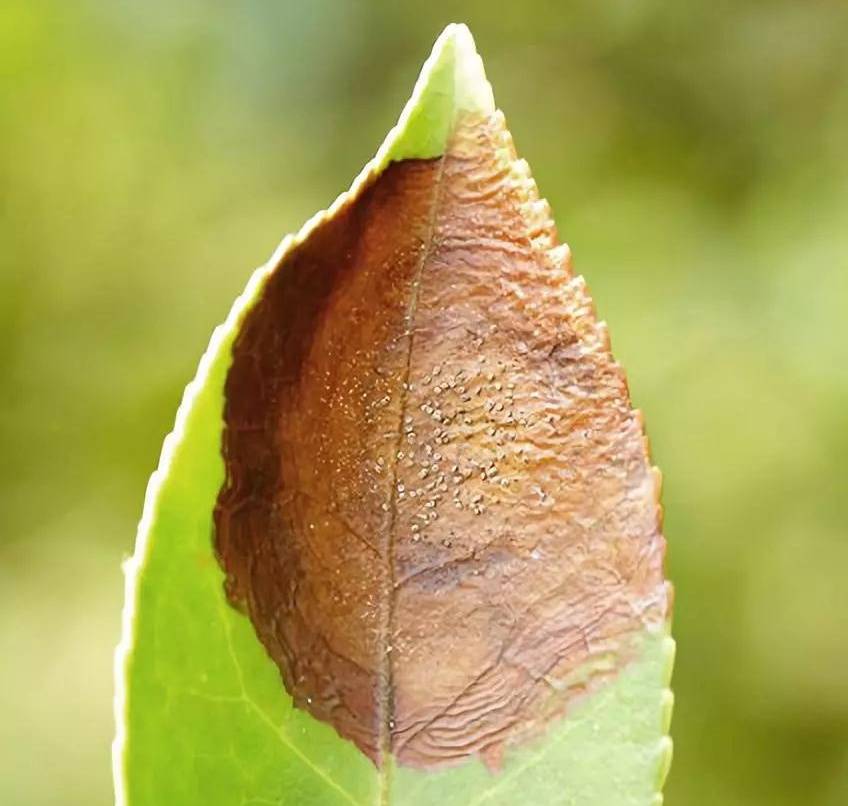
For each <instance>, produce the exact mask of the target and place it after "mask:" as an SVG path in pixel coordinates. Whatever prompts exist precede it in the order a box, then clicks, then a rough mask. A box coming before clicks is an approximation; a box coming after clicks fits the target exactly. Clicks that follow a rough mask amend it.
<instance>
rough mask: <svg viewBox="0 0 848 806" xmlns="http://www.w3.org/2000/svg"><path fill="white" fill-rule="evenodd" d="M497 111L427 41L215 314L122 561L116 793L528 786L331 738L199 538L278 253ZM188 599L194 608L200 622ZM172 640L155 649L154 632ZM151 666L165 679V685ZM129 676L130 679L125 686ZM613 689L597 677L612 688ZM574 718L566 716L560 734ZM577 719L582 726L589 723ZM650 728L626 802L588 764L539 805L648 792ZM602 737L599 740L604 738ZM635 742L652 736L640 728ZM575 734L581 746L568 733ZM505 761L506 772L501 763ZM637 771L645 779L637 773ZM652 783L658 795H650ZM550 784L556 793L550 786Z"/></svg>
mask: <svg viewBox="0 0 848 806" xmlns="http://www.w3.org/2000/svg"><path fill="white" fill-rule="evenodd" d="M493 110H494V104H493V101H492V99H491V89H490V88H489V86H488V83H487V82H486V81H485V77H484V75H483V72H482V65H481V63H480V61H479V57H478V56H477V54H476V51H475V50H474V46H473V42H472V41H471V39H470V35H469V34H468V33H467V29H464V27H461V26H453V27H449V28H448V29H447V30H446V32H445V33H444V34H443V35H442V37H440V39H439V41H438V42H437V43H436V46H435V47H434V52H433V55H432V56H431V58H430V59H429V60H428V62H427V64H426V65H425V68H424V70H423V71H422V76H421V78H420V79H419V81H418V83H417V84H416V89H415V91H414V93H413V97H412V98H411V100H410V102H409V104H408V105H407V107H406V109H405V110H404V113H403V114H402V115H401V119H400V120H399V123H398V125H397V126H396V127H395V129H393V130H392V132H390V134H389V136H388V137H387V140H386V142H385V143H384V144H383V146H381V148H380V149H379V150H378V152H377V155H376V156H375V158H374V160H372V162H371V163H369V165H368V166H366V168H365V169H364V170H363V172H362V173H361V174H360V176H359V177H358V178H357V179H356V180H355V181H354V183H353V186H352V187H351V190H350V191H348V193H346V194H342V196H340V197H339V199H337V200H336V202H335V203H334V204H333V205H332V206H331V207H330V209H329V210H328V211H326V212H325V213H319V214H317V215H316V216H315V217H313V219H311V220H310V221H309V222H307V224H306V225H305V226H304V228H303V229H302V230H301V231H300V233H298V234H297V235H296V236H293V237H289V238H287V239H285V240H284V242H283V243H282V244H281V246H280V247H279V248H278V250H277V252H276V253H275V255H274V256H273V257H272V259H271V260H270V261H269V263H268V264H266V266H264V267H262V268H260V269H258V270H257V272H256V273H255V274H254V276H253V277H252V278H251V281H250V283H249V284H248V288H247V289H246V291H245V293H244V294H243V295H242V296H241V297H240V298H239V300H237V302H236V304H235V305H234V307H233V310H232V311H231V313H230V315H229V317H228V319H227V321H226V323H225V324H224V325H223V326H222V327H221V328H219V329H217V330H216V333H215V334H214V335H213V339H212V342H211V344H210V347H209V350H208V351H207V353H206V354H205V355H204V358H203V360H202V361H201V365H200V369H199V371H198V375H197V378H196V379H195V380H194V381H193V382H192V384H190V385H189V387H188V388H187V391H186V395H185V398H184V400H183V403H182V405H181V407H180V411H179V413H178V416H177V423H176V426H175V429H174V433H173V434H171V435H169V437H168V438H167V439H166V443H165V446H164V448H163V455H162V460H161V461H160V468H159V470H157V472H156V473H155V474H154V476H153V477H152V479H151V484H150V487H149V489H148V495H147V498H146V502H145V512H144V515H143V518H142V523H141V525H140V530H139V540H138V543H137V548H136V553H135V555H134V557H133V559H132V560H131V561H130V562H129V563H128V567H127V605H126V606H125V613H124V633H123V640H122V645H121V647H119V651H118V653H117V657H116V678H117V681H118V687H117V696H116V718H117V723H118V735H117V736H116V741H115V746H114V751H113V752H114V766H115V781H116V801H117V802H118V803H119V804H124V803H130V804H133V806H135V805H136V804H146V803H161V802H174V803H187V804H190V803H193V802H204V803H215V802H220V803H235V802H239V801H240V800H241V801H243V802H245V803H248V802H256V803H263V802H268V803H288V802H298V803H311V802H314V803H336V802H338V803H376V802H380V803H389V802H391V803H409V804H414V803H428V802H432V800H433V799H434V798H436V797H438V798H439V799H440V800H445V803H451V802H456V803H463V802H466V801H464V800H462V798H463V797H466V796H468V795H469V794H470V792H472V791H473V792H475V793H476V794H475V795H474V797H476V798H477V799H478V800H479V802H481V803H499V802H502V803H508V802H512V801H511V800H505V799H504V798H514V797H515V791H514V790H513V789H512V788H511V786H512V785H513V784H514V783H515V782H521V783H520V785H521V786H522V787H526V781H525V779H524V778H523V776H522V773H523V771H524V770H529V769H531V768H533V767H534V765H535V764H538V762H533V761H532V759H533V758H534V756H533V755H532V754H531V755H530V756H528V758H530V759H531V761H529V762H528V761H527V760H526V758H523V756H522V757H520V758H519V757H517V756H516V757H512V756H511V757H510V760H509V762H508V764H507V765H506V767H505V769H504V771H503V777H502V778H501V779H500V783H495V784H492V783H491V780H490V779H491V778H492V774H491V773H490V772H489V770H488V769H486V767H485V766H484V765H483V764H482V763H480V762H473V763H471V764H467V765H465V766H464V767H462V768H460V769H459V770H449V771H447V772H445V773H443V774H442V773H439V774H437V775H436V776H432V775H427V774H420V773H418V772H415V771H409V770H406V769H404V768H399V769H397V770H395V769H393V768H387V769H386V770H384V771H383V772H380V773H377V772H375V770H374V768H373V767H371V766H369V762H368V761H367V760H366V759H365V758H364V756H362V755H361V754H360V753H359V752H358V751H357V750H356V749H355V748H354V747H353V746H352V745H348V744H347V743H344V742H340V741H339V740H338V738H337V737H336V735H335V734H334V733H333V731H332V729H331V728H329V727H328V726H327V725H325V724H323V723H321V722H319V721H317V720H315V719H313V718H312V717H310V716H309V715H308V714H307V713H305V712H304V711H301V710H299V709H296V708H293V706H292V703H291V698H290V697H289V696H288V694H286V692H285V691H284V690H283V689H282V687H281V686H280V684H279V677H278V673H277V670H276V668H275V666H274V664H273V663H271V662H270V660H269V658H268V657H267V656H266V654H265V652H264V650H263V648H262V646H261V645H260V644H259V642H258V641H257V640H256V636H255V634H254V633H253V630H252V627H251V624H250V622H249V621H248V620H247V619H245V618H244V617H243V616H242V615H241V614H239V613H237V612H236V611H235V610H233V609H232V608H230V607H229V606H228V605H227V604H226V600H225V598H224V596H223V580H224V575H223V573H222V572H221V571H220V569H219V568H218V566H217V564H216V563H215V562H214V558H213V557H212V554H211V551H209V549H210V543H209V535H210V534H211V531H212V528H211V512H212V507H213V505H214V501H215V498H216V496H217V494H218V490H219V488H220V487H221V484H222V482H223V479H224V465H223V459H222V457H221V455H220V448H219V444H220V432H221V410H222V408H223V398H224V386H225V380H226V374H227V371H228V368H229V364H230V360H231V351H232V349H233V343H234V340H235V338H236V335H237V334H238V332H239V330H240V328H241V326H242V324H243V321H244V318H245V316H246V315H247V314H248V313H249V311H250V310H251V308H252V306H253V305H254V304H255V303H256V300H257V298H258V296H259V294H260V292H261V289H262V288H263V287H264V285H265V283H266V282H267V280H268V277H269V276H270V275H271V273H272V272H273V271H274V268H275V267H276V266H278V265H280V264H281V262H282V261H283V260H284V258H285V256H286V255H288V254H290V253H291V251H292V250H293V249H294V248H296V247H297V246H298V245H299V244H302V243H303V242H304V241H306V240H307V239H308V238H309V237H310V235H311V234H312V233H313V232H314V231H315V230H316V228H318V227H319V226H320V225H321V224H322V223H323V222H326V221H328V220H331V219H332V218H333V217H334V216H336V215H338V213H339V211H340V210H341V209H342V208H343V207H344V205H345V204H347V203H348V201H349V200H350V199H351V198H355V197H356V196H357V195H358V194H359V193H360V192H361V191H362V189H363V187H365V185H366V184H367V183H368V182H369V181H371V180H373V178H374V177H375V176H377V175H379V174H381V173H382V172H383V171H384V170H385V169H386V167H387V166H388V165H389V163H390V162H393V161H398V160H402V159H410V158H432V157H438V156H440V155H441V154H443V153H444V152H445V149H446V147H447V143H448V140H449V138H450V137H451V134H452V132H453V130H454V128H455V126H456V121H457V118H458V116H459V115H460V114H461V113H462V112H466V113H468V112H472V113H474V112H477V113H486V114H488V113H491V112H492V111H493ZM531 181H532V180H531ZM157 546H167V551H166V550H165V549H161V550H159V551H156V550H155V549H156V547H157ZM168 592H169V593H170V598H168V596H167V595H166V593H168ZM198 612H200V613H201V614H205V616H204V617H203V619H202V620H201V621H200V622H199V624H200V625H202V629H200V630H198V629H197V627H198V619H197V613H198ZM180 613H181V614H182V615H181V616H180ZM180 620H182V622H183V623H182V626H181V627H179V628H175V626H174V625H175V624H179V622H180ZM193 632H194V633H196V634H195V635H194V638H193V643H192V645H191V651H190V652H188V653H186V652H185V651H184V650H185V647H181V646H180V643H181V641H182V640H184V637H185V636H187V635H191V634H192V633H193ZM169 636H170V638H169ZM169 640H170V643H169V644H168V646H167V647H166V648H165V649H164V650H163V649H162V644H163V642H165V643H168V641H169ZM669 641H670V639H668V638H667V636H666V635H665V633H662V635H661V636H660V638H657V636H653V635H652V636H648V637H647V638H646V641H645V644H646V646H649V645H650V646H651V647H653V649H651V651H649V652H647V654H646V658H645V663H644V664H640V663H638V662H637V663H634V664H633V666H632V667H631V668H630V669H629V670H628V674H629V675H630V677H627V676H625V675H622V679H623V680H629V679H630V678H631V677H633V675H635V676H636V679H638V680H642V679H643V677H642V676H644V679H645V680H647V679H650V680H651V681H652V683H653V685H652V686H651V689H650V691H651V693H652V695H653V698H654V699H653V700H652V701H648V700H646V701H645V702H643V703H642V705H641V706H640V707H641V708H643V709H644V713H642V712H641V711H640V714H642V716H641V719H642V720H643V721H644V720H647V722H648V723H649V722H650V715H651V714H653V715H654V716H657V714H658V713H660V712H661V711H662V703H661V702H660V701H661V700H662V699H663V698H664V697H665V696H666V695H665V694H664V693H663V692H664V691H665V689H666V687H667V682H668V673H669V669H670V661H669V657H670V652H671V649H670V646H672V645H671V644H669V643H668V642H669ZM652 642H653V643H652ZM139 648H141V650H140V649H139ZM163 656H170V657H171V658H172V660H173V661H174V662H172V663H170V664H169V666H168V668H167V669H166V670H164V671H163V670H162V669H161V668H159V665H161V662H162V657H163ZM157 659H158V665H157ZM163 675H164V676H165V677H166V678H168V681H169V682H167V681H166V682H163V679H162V678H163ZM640 675H642V676H640ZM125 680H128V681H129V685H130V687H131V689H130V691H125V690H124V681H125ZM198 681H200V683H201V685H200V686H198ZM620 682H621V681H617V683H616V685H618V684H619V683H620ZM640 687H641V684H640V685H639V686H637V687H636V688H637V689H640ZM618 691H619V690H618V688H615V687H614V686H611V687H609V689H608V692H609V696H612V695H613V694H614V693H615V692H618ZM619 693H620V694H621V696H624V697H625V698H626V697H628V696H631V695H632V694H633V692H632V691H631V688H630V687H628V686H625V687H624V691H623V692H619ZM175 711H176V712H177V713H181V714H183V718H182V719H181V723H182V724H183V726H184V727H185V726H188V727H189V732H188V734H187V735H184V736H178V737H176V738H175V739H174V741H175V743H176V744H177V746H178V747H179V748H180V749H181V751H182V754H183V755H182V756H181V757H179V758H178V759H177V760H178V761H179V762H180V763H182V766H179V764H175V763H174V761H175V759H174V758H173V757H171V758H169V759H168V760H167V761H168V763H167V764H165V765H163V764H162V760H161V759H158V758H157V755H156V753H157V748H158V746H159V743H160V741H161V737H162V734H163V733H165V734H167V733H168V731H169V730H173V728H174V725H173V721H174V720H173V714H174V712H175ZM187 717H190V718H189V719H188V721H185V719H186V718H187ZM657 719H658V722H661V719H660V718H659V717H657ZM127 720H129V722H130V724H131V725H132V726H133V731H134V735H133V737H132V742H133V743H134V744H130V743H129V737H128V736H127V735H126V733H125V732H123V728H124V726H125V725H126V723H127ZM575 724H576V723H575V722H573V721H569V722H567V726H568V729H569V731H571V730H572V729H573V726H574V725H575ZM580 724H592V720H591V718H590V719H588V720H584V721H583V723H580ZM594 724H596V725H597V724H598V723H597V722H595V723H594ZM631 724H632V725H637V724H639V720H638V719H633V720H632V721H631ZM646 724H647V723H646ZM280 725H282V726H283V727H282V728H281V727H279V726H280ZM652 731H653V732H652V733H651V735H652V736H654V737H655V738H656V742H655V743H654V744H655V747H654V750H655V754H656V759H653V758H650V759H645V758H642V759H637V760H638V762H639V763H638V764H637V765H636V766H637V767H638V771H639V772H640V773H641V776H642V783H641V784H640V788H639V794H638V795H635V796H634V797H635V798H636V799H633V798H631V797H630V795H626V796H625V795H624V794H623V793H620V792H619V793H618V794H619V795H622V799H621V800H615V799H614V798H615V797H616V795H615V793H610V792H609V791H606V792H605V793H602V792H601V790H600V789H598V785H597V783H596V782H594V778H595V777H596V776H590V778H589V779H587V780H586V782H584V783H583V784H581V785H580V786H582V787H583V789H582V790H579V788H574V789H573V790H572V791H571V794H563V793H560V792H556V791H551V790H545V791H546V792H547V794H545V795H541V797H549V798H550V800H549V801H541V800H540V801H537V802H539V803H541V802H551V803H555V802H557V803H558V802H563V803H566V802H568V803H580V804H592V803H601V802H603V803H606V804H613V803H618V802H620V803H622V804H631V803H632V804H634V805H635V804H642V803H652V802H657V801H656V798H655V797H654V796H655V795H656V793H657V792H658V791H659V789H660V787H661V781H660V780H652V776H653V778H654V779H656V778H658V777H661V775H660V773H659V772H658V770H660V769H661V768H662V766H663V764H664V763H665V762H663V760H662V759H663V757H664V755H666V754H667V749H666V744H667V742H666V741H665V740H664V739H663V738H662V736H663V735H664V733H665V732H666V731H667V725H665V726H664V727H663V726H662V725H660V724H657V725H654V727H653V728H652ZM177 732H178V731H177ZM193 732H197V733H200V734H206V735H208V736H209V737H211V738H213V739H214V741H215V742H216V751H215V752H214V753H211V754H209V758H208V759H206V760H205V761H204V760H203V759H198V758H197V757H196V755H197V754H196V753H195V752H192V749H191V744H192V737H193V735H194V733H193ZM549 738H550V737H549ZM546 741H547V740H546ZM611 741H612V739H609V738H608V739H607V740H606V743H607V744H609V743H610V742H611ZM558 742H559V740H554V744H553V745H552V746H556V747H557V748H558V749H559V751H560V752H559V755H558V756H557V758H558V759H559V760H562V759H564V758H566V757H567V754H566V753H564V752H563V748H562V747H561V746H559V744H558ZM234 743H235V744H234ZM642 743H643V744H645V746H649V745H650V742H647V743H646V740H645V738H644V737H643V739H642ZM239 747H241V748H251V749H252V750H253V751H254V752H252V753H250V754H249V755H250V758H251V762H250V765H248V766H249V769H247V768H245V762H244V761H243V760H242V761H240V762H239V763H236V762H235V761H233V759H232V758H231V756H232V754H233V753H239V750H238V748H239ZM571 747H572V750H573V751H574V752H575V753H577V755H576V757H575V758H577V759H579V752H577V751H578V750H579V749H580V748H579V746H578V745H574V746H571ZM234 748H235V749H234ZM634 758H635V756H634ZM575 763H576V762H575ZM655 767H656V771H655V770H654V768H655ZM510 770H514V772H513V773H512V774H511V775H510ZM634 774H635V773H634ZM390 776H391V780H390ZM507 776H509V777H507ZM645 780H652V782H651V783H650V784H649V785H643V784H644V781H645ZM510 781H512V782H513V784H510ZM646 786H647V788H646ZM434 787H435V790H434ZM649 789H651V791H652V793H653V794H652V795H651V797H652V798H654V799H648V797H649V793H648V790H649ZM633 791H634V792H635V791H636V787H635V785H634V790H633ZM292 793H296V795H293V794H292ZM416 793H418V794H416ZM446 793H452V795H448V794H446ZM561 794H563V798H566V797H567V798H568V799H567V800H566V799H557V798H560V795H561ZM451 797H452V798H453V799H451ZM293 798H294V799H293ZM446 798H447V799H446ZM598 798H606V799H598ZM611 798H613V799H611ZM625 798H626V799H625Z"/></svg>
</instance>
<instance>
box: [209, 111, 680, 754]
mask: <svg viewBox="0 0 848 806" xmlns="http://www.w3.org/2000/svg"><path fill="white" fill-rule="evenodd" d="M512 156H514V155H513V154H512V152H511V144H510V143H509V142H508V135H506V132H505V128H504V126H503V121H502V118H501V117H500V116H498V115H495V116H492V117H491V118H489V119H486V120H468V119H467V120H465V121H464V122H463V123H462V125H460V126H459V127H458V130H457V133H456V135H455V137H454V139H453V141H452V143H451V145H450V147H449V149H448V153H447V154H446V156H445V157H443V158H440V159H435V160H407V161H404V162H400V163H394V164H392V165H390V166H389V167H388V168H387V169H386V171H385V172H383V173H382V174H381V175H380V176H379V177H377V178H376V179H375V180H373V181H372V183H371V184H370V185H369V186H368V187H367V188H366V189H365V190H364V191H362V192H361V193H360V194H359V195H358V196H357V197H356V198H355V199H354V200H352V201H351V202H349V203H348V204H347V206H346V207H345V208H344V209H343V210H341V211H340V213H339V214H337V215H336V216H335V217H334V218H333V219H331V220H328V221H325V222H323V223H322V224H320V225H319V226H318V227H317V228H316V229H315V230H314V231H313V233H312V234H311V235H310V236H309V238H307V240H306V241H305V242H304V243H302V244H301V245H299V246H297V247H296V248H295V249H294V250H293V251H292V252H290V253H289V254H288V255H287V256H286V257H285V258H284V259H283V261H282V263H281V265H280V266H278V267H277V269H276V270H275V271H274V273H273V274H272V275H271V277H270V278H269V280H268V283H267V285H266V287H265V289H264V291H263V293H262V295H261V298H260V300H259V302H258V303H257V304H256V306H255V307H254V308H253V309H252V310H251V312H250V313H249V314H248V315H247V317H246V320H245V323H244V327H243V329H242V331H241V334H240V336H239V338H238V340H237V342H236V345H235V347H234V353H233V364H232V367H231V369H230V373H229V376H228V380H227V387H226V411H225V431H224V456H225V460H226V465H227V481H226V483H225V485H224V487H223V488H222V490H221V493H220V496H219V500H218V505H217V507H216V511H215V523H216V548H217V552H218V556H219V558H220V560H221V563H222V565H223V567H224V569H225V570H226V572H227V591H228V595H229V597H230V599H231V600H232V601H233V602H234V603H236V604H238V605H240V606H242V607H244V608H245V609H246V612H247V613H248V614H249V616H250V618H251V620H252V622H253V624H254V626H255V628H256V630H257V634H258V635H259V638H260V639H261V640H262V642H263V644H264V645H265V646H266V648H267V649H268V652H269V654H270V655H271V657H272V658H273V659H274V660H275V662H276V663H277V665H278V666H279V668H280V670H281V673H282V676H283V680H284V682H285V685H286V688H287V690H288V691H289V692H290V693H291V694H292V696H293V697H294V699H295V701H296V703H297V704H298V705H299V706H301V707H304V708H306V709H307V710H309V711H310V712H311V713H312V714H313V715H314V716H316V717H317V718H319V719H321V720H324V721H327V722H329V723H331V724H332V725H333V726H334V727H335V728H336V730H338V732H339V733H340V734H341V735H342V736H344V737H345V738H348V739H351V740H352V741H354V742H356V744H357V745H358V746H359V747H360V748H361V749H362V750H363V752H365V753H366V754H368V755H369V756H370V757H371V758H372V759H373V760H374V761H375V762H376V763H378V764H379V763H381V758H382V754H383V752H384V751H385V750H390V751H391V752H392V753H393V754H394V755H395V756H396V757H397V759H398V760H399V761H400V763H403V764H410V765H414V766H418V767H425V768H430V767H436V766H442V765H445V764H453V763H457V762H459V761H461V760H463V759H464V758H466V757H468V756H470V755H473V754H477V753H479V754H481V755H483V757H484V758H485V759H487V760H488V762H489V763H490V764H496V763H497V759H498V758H499V755H500V753H501V751H502V749H503V747H504V746H505V745H507V744H509V743H512V742H515V741H520V740H521V739H522V738H523V737H526V736H529V735H532V734H535V733H536V732H538V731H539V730H541V729H542V728H543V727H544V725H545V724H546V723H547V722H548V721H549V720H550V719H552V718H554V717H556V716H559V715H561V714H563V713H565V711H566V710H567V709H568V705H569V703H570V702H572V701H573V700H574V698H575V697H577V696H582V695H583V694H584V693H585V692H587V691H591V690H592V689H593V688H595V687H597V686H599V685H601V684H602V683H603V682H604V680H606V679H607V678H608V677H609V676H610V675H613V674H615V673H616V671H617V670H618V669H620V668H621V667H622V666H623V665H624V664H626V663H627V661H628V660H629V657H630V652H631V650H632V642H631V640H630V639H631V638H632V636H634V635H635V634H638V633H639V632H641V631H642V630H643V629H644V628H645V626H646V625H656V624H660V623H662V622H663V621H664V620H665V618H666V616H667V609H668V603H667V594H666V587H665V584H664V582H663V571H662V562H663V553H664V541H663V539H662V537H661V535H660V531H659V530H660V523H659V508H658V504H657V495H658V490H657V483H656V480H655V475H654V472H653V471H652V468H651V467H650V463H649V460H648V457H647V453H646V449H645V443H644V437H643V432H642V427H641V421H640V418H639V416H638V413H636V412H634V411H633V410H632V408H631V405H630V400H629V395H628V392H627V386H626V381H625V378H624V374H623V372H622V371H621V369H620V368H619V367H618V365H617V364H616V363H615V362H614V360H613V358H612V356H611V354H610V352H609V349H608V343H607V339H606V333H605V331H604V329H603V328H602V326H600V325H598V323H597V322H596V320H595V317H594V312H593V310H592V304H591V300H590V298H589V295H588V292H587V291H586V289H585V287H584V285H583V283H582V281H581V280H580V279H579V278H574V277H573V276H572V274H571V272H570V269H569V267H568V265H567V256H566V253H564V252H563V251H562V250H560V249H556V248H553V247H554V246H555V240H556V238H555V233H554V231H553V225H552V223H551V222H550V220H549V216H548V215H547V211H546V208H545V207H544V206H542V205H541V204H540V203H538V202H537V200H536V199H535V195H534V188H533V186H532V185H528V184H527V183H526V182H525V181H522V177H521V175H520V171H519V172H518V174H516V166H515V163H514V162H513V161H512V159H511V157H512ZM581 669H582V670H584V671H583V672H581V673H580V674H577V672H578V670H581ZM586 669H590V670H593V671H591V672H589V673H588V674H586V673H585V670H586Z"/></svg>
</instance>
